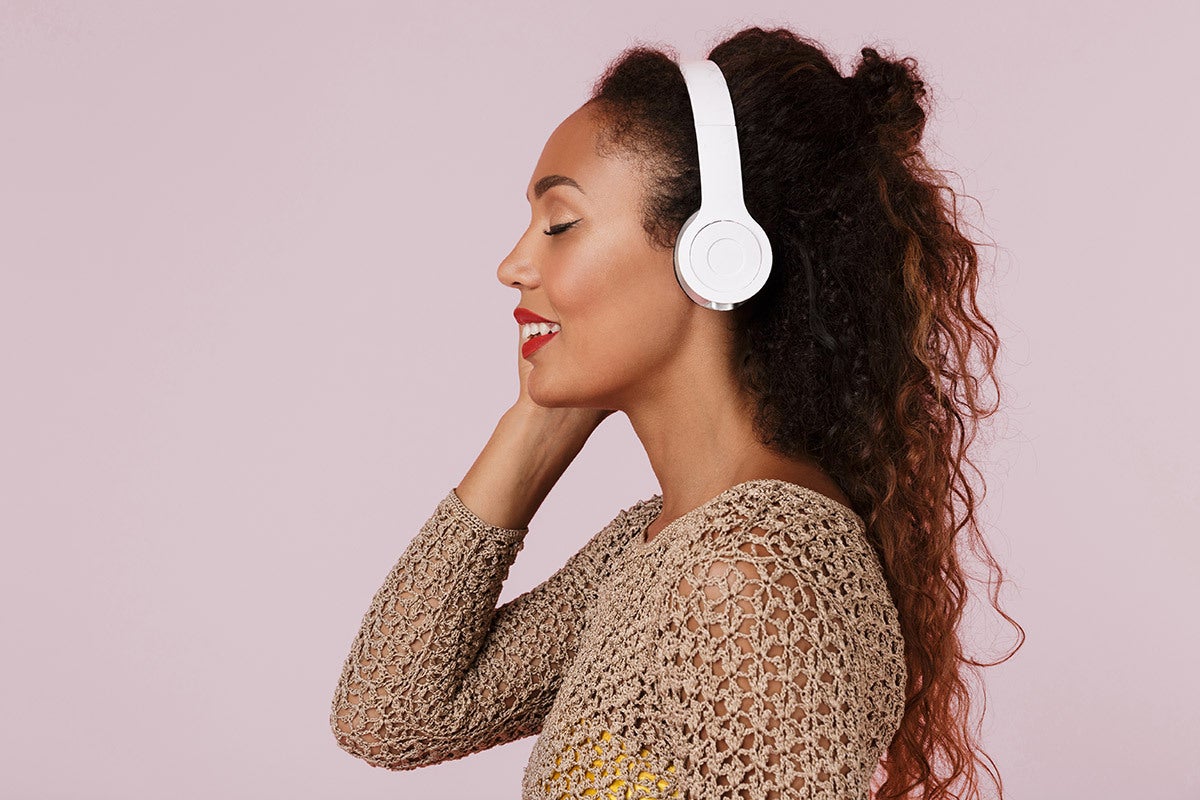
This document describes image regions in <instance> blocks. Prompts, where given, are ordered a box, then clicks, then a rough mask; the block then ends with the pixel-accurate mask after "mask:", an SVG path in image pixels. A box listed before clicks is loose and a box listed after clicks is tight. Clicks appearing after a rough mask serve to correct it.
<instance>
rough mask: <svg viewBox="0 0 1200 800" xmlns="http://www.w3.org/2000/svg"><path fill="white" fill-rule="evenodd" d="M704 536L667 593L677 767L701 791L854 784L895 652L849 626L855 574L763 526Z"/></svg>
mask: <svg viewBox="0 0 1200 800" xmlns="http://www.w3.org/2000/svg"><path fill="white" fill-rule="evenodd" d="M716 541H717V543H716V544H714V545H713V546H712V547H707V548H702V549H701V550H700V551H697V552H696V553H694V554H693V555H692V556H691V557H690V558H689V559H688V563H686V564H684V565H683V569H682V571H681V572H680V573H679V575H678V576H677V577H675V578H673V579H672V581H671V588H670V591H669V597H668V603H667V608H668V616H667V620H668V621H667V631H666V634H667V636H666V640H667V649H666V652H665V654H664V655H665V658H666V660H665V662H664V666H665V670H664V675H663V680H664V681H665V682H666V686H665V687H664V688H665V689H666V691H665V692H664V693H663V694H664V696H665V697H667V698H669V699H668V703H669V716H673V717H675V720H676V721H677V722H678V723H679V724H680V725H681V727H680V729H679V731H680V733H681V735H682V736H683V737H684V739H683V740H682V746H683V747H684V748H685V749H687V750H689V751H690V753H691V761H692V765H691V768H690V769H687V770H685V772H686V773H688V778H689V780H693V781H698V784H697V785H698V786H700V787H703V788H702V789H700V791H701V792H707V794H706V795H705V796H716V795H714V794H713V792H715V791H719V792H720V795H719V796H720V797H728V798H743V797H745V798H750V797H753V798H783V797H796V796H803V797H806V798H809V797H811V798H835V797H836V798H843V797H852V796H859V793H861V792H862V791H864V790H865V788H866V786H867V783H868V782H869V780H870V777H871V774H872V773H873V772H874V770H875V767H876V765H877V764H878V760H879V757H880V755H881V754H882V749H883V748H884V747H885V746H886V745H887V743H888V742H887V741H882V737H881V734H880V731H881V730H883V729H884V728H885V727H886V724H887V723H886V720H883V719H882V718H881V716H880V714H881V712H880V710H879V703H878V702H877V701H878V700H888V699H892V698H872V697H871V691H870V688H869V687H870V686H871V684H872V682H874V681H876V680H877V678H878V673H880V671H884V672H886V671H887V670H888V669H889V667H892V666H894V663H891V662H888V661H887V660H886V659H885V658H884V657H883V655H884V654H882V653H878V652H875V651H873V650H872V648H871V646H870V645H869V643H868V642H867V641H865V640H864V638H863V636H862V635H861V631H860V628H859V623H860V620H859V618H858V617H859V615H860V614H861V612H862V610H863V608H864V606H863V605H861V604H860V603H859V602H858V601H859V600H860V599H861V598H859V597H858V595H859V594H860V593H859V592H857V591H856V590H855V588H854V587H855V586H856V585H857V584H856V582H855V580H854V579H853V577H849V578H848V577H846V576H836V575H835V574H834V573H836V569H835V570H833V571H830V570H827V569H825V568H824V567H825V565H824V564H823V563H822V561H821V560H819V556H820V555H821V554H820V552H819V551H813V550H811V549H805V550H803V551H799V552H795V553H789V554H786V555H784V554H781V552H780V550H779V549H778V548H775V547H770V546H769V545H768V543H769V542H770V541H772V540H771V534H767V533H766V532H765V531H763V530H762V529H761V528H753V529H751V530H749V531H748V532H747V533H739V535H737V536H720V535H718V536H717V539H716ZM842 566H844V564H843V565H839V567H838V568H841V567H842ZM868 577H869V576H868ZM883 705H884V706H886V705H887V703H883ZM881 723H883V725H881ZM797 793H799V794H797Z"/></svg>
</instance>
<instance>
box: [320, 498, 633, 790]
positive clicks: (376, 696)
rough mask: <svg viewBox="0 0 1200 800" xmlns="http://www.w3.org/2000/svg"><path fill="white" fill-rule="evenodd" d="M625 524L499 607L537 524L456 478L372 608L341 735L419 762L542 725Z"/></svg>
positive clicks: (350, 675) (367, 753)
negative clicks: (475, 507) (463, 493)
mask: <svg viewBox="0 0 1200 800" xmlns="http://www.w3.org/2000/svg"><path fill="white" fill-rule="evenodd" d="M617 527H618V526H616V525H612V524H610V525H609V526H607V527H605V528H604V529H603V530H601V531H600V532H599V533H597V534H595V535H594V536H593V537H592V539H591V540H590V541H589V542H588V543H587V544H586V545H584V547H583V548H582V549H581V550H580V551H578V552H577V553H575V555H573V556H571V557H570V558H569V559H568V560H567V562H566V564H565V565H564V566H563V567H562V568H561V569H559V570H558V571H557V572H556V573H554V575H552V576H551V577H549V578H547V579H546V580H545V581H544V582H542V583H541V584H540V585H538V586H537V587H535V588H533V589H531V590H529V591H527V592H525V593H524V594H521V595H520V596H518V597H516V598H514V599H512V600H510V601H509V602H507V603H505V604H504V605H502V606H501V607H499V608H496V607H495V604H496V600H497V598H498V597H499V594H500V590H501V588H502V586H503V583H504V580H505V578H506V577H507V576H508V570H509V567H510V566H511V565H512V563H513V561H514V560H515V559H516V555H517V552H518V551H519V550H521V549H522V547H523V545H524V537H525V535H526V534H527V533H528V531H529V529H528V528H520V529H509V528H498V527H495V526H492V525H489V524H488V523H486V522H484V521H483V520H482V519H480V518H479V517H477V516H476V515H475V514H474V513H473V512H472V511H471V510H470V509H469V508H467V506H466V505H465V504H464V503H463V502H462V500H461V499H460V498H459V497H458V495H457V494H456V492H455V491H454V490H453V489H452V490H451V491H450V492H449V493H448V494H447V495H446V496H445V497H444V498H443V499H442V500H441V501H440V502H439V503H438V505H437V507H436V509H435V510H434V512H433V514H432V515H431V516H430V517H429V519H428V520H426V522H425V523H424V525H422V527H421V529H420V530H419V531H418V533H417V535H416V536H415V537H414V538H413V539H412V541H411V542H410V543H409V545H408V547H407V548H406V549H405V550H404V553H403V554H402V555H401V556H400V559H399V560H398V561H397V562H396V564H395V566H393V567H392V569H391V571H390V572H389V573H388V575H387V577H386V579H385V580H384V582H383V586H382V587H380V589H379V590H378V591H377V592H376V593H375V596H374V598H373V600H372V601H371V604H370V606H369V608H368V609H367V611H366V614H365V615H364V616H363V620H362V624H361V627H360V629H359V631H358V634H357V635H356V637H355V638H354V640H353V643H352V645H351V648H350V654H349V655H348V656H347V658H346V661H345V663H344V666H343V668H342V673H341V678H340V680H339V682H338V685H337V689H336V692H335V693H334V697H333V702H332V706H331V712H330V725H331V727H332V729H333V733H334V736H335V738H336V740H337V743H338V746H339V747H341V748H342V749H344V750H346V751H347V752H349V753H351V754H352V755H355V756H357V757H359V758H362V759H363V760H364V761H366V762H367V763H369V764H371V765H372V766H376V767H384V768H387V769H391V770H408V769H416V768H418V767H422V766H427V765H430V764H437V763H439V762H442V761H447V760H451V759H457V758H462V757H464V756H467V755H469V754H471V753H475V752H478V751H481V750H486V749H488V748H491V747H494V746H496V745H500V744H504V743H507V742H510V741H514V740H517V739H521V738H523V737H526V736H530V735H533V734H536V733H539V732H540V731H541V727H542V721H543V719H544V717H545V715H546V713H547V712H548V711H549V709H550V707H551V705H552V704H553V702H554V698H555V695H556V693H557V691H558V687H559V685H560V682H561V679H562V675H563V672H564V670H565V669H566V667H567V666H568V665H569V663H570V660H571V658H572V655H573V654H574V653H575V651H576V649H577V648H576V642H577V641H578V638H579V635H580V632H581V629H582V626H583V624H584V621H585V619H586V618H587V613H588V610H589V608H590V607H591V606H592V604H593V603H594V600H595V596H596V592H597V588H598V585H599V583H600V582H601V581H602V580H603V573H604V572H605V571H606V570H607V569H608V565H609V562H610V560H611V556H612V553H611V552H610V551H611V549H612V548H613V546H614V544H615V542H616V532H617Z"/></svg>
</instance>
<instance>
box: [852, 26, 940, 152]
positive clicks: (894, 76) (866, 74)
mask: <svg viewBox="0 0 1200 800" xmlns="http://www.w3.org/2000/svg"><path fill="white" fill-rule="evenodd" d="M848 83H849V84H850V85H851V86H852V87H853V89H854V91H855V93H856V94H857V95H858V96H859V97H860V98H861V101H862V103H863V105H864V106H865V108H866V112H867V115H868V117H869V118H870V122H871V126H872V127H873V128H874V129H875V131H876V133H877V135H878V137H879V141H880V144H882V145H883V146H884V147H885V148H886V149H888V150H889V151H891V152H893V153H896V154H897V155H900V156H901V157H903V156H904V155H906V154H908V153H909V152H911V151H912V150H915V149H916V147H917V145H918V144H919V143H920V141H921V134H922V133H923V132H924V130H925V116H926V115H925V109H924V104H923V102H922V101H923V100H924V98H925V82H924V81H922V80H921V77H920V74H919V73H918V72H917V62H916V60H915V59H913V58H903V59H899V60H891V59H888V58H885V57H883V56H881V55H879V52H878V51H877V50H876V49H875V48H873V47H864V48H863V49H862V60H861V61H859V63H858V66H857V67H856V68H855V70H854V74H853V75H852V76H851V77H850V79H849V80H848Z"/></svg>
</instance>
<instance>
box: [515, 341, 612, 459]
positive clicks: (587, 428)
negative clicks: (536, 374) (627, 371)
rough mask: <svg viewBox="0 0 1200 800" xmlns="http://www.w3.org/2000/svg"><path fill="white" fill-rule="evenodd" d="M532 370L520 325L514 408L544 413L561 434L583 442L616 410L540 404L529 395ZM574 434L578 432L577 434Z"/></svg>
mask: <svg viewBox="0 0 1200 800" xmlns="http://www.w3.org/2000/svg"><path fill="white" fill-rule="evenodd" d="M532 370H533V363H532V362H530V360H529V359H528V358H525V357H524V356H523V355H521V333H520V327H519V326H518V328H517V375H518V378H519V380H520V392H519V393H518V395H517V402H516V403H514V404H513V408H514V409H517V410H520V411H528V412H531V413H535V414H544V415H547V416H548V417H550V418H553V419H554V421H555V427H556V428H557V431H558V433H559V435H563V436H565V437H566V438H568V439H574V438H579V439H580V441H581V442H582V441H583V440H586V439H587V437H588V436H589V435H590V434H591V433H592V431H594V430H595V429H596V428H597V427H598V426H599V425H600V423H601V422H603V421H604V419H605V417H607V416H608V415H609V414H611V413H613V411H614V410H615V409H611V408H574V407H571V408H567V407H563V408H548V407H545V406H539V405H538V404H537V403H535V402H533V399H532V398H531V397H530V396H529V373H530V372H531V371H532ZM573 434H577V436H576V435H573Z"/></svg>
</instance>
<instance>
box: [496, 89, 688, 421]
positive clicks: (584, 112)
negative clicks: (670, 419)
mask: <svg viewBox="0 0 1200 800" xmlns="http://www.w3.org/2000/svg"><path fill="white" fill-rule="evenodd" d="M600 124H601V119H600V118H599V117H598V116H597V114H596V112H595V111H594V110H593V109H592V108H591V107H589V106H587V105H585V106H583V107H581V108H580V109H579V110H577V111H575V112H574V113H573V114H571V115H570V116H569V117H567V118H566V119H565V120H564V121H563V122H562V123H561V124H560V125H559V126H558V127H557V128H556V129H555V130H554V132H553V133H552V134H551V135H550V138H549V139H548V140H547V142H546V146H545V148H544V149H543V150H542V154H541V157H540V158H539V159H538V162H537V166H536V167H535V168H534V171H533V177H532V179H531V180H530V183H529V187H528V192H527V195H526V196H527V198H528V200H529V202H530V208H531V211H532V213H531V219H530V223H529V227H528V229H527V230H526V231H525V233H524V234H523V235H522V236H521V238H520V240H519V241H518V242H517V244H516V246H515V247H514V248H513V250H512V252H510V253H509V254H508V256H507V257H506V258H505V259H504V261H503V262H502V263H501V264H500V267H499V269H497V271H496V274H497V277H498V278H499V279H500V282H501V283H503V284H504V285H505V286H513V287H516V288H517V289H519V290H520V292H521V296H520V299H519V302H518V303H517V305H518V306H520V307H522V308H526V309H529V310H530V311H533V312H534V313H536V314H539V315H541V316H543V317H545V318H546V319H549V320H553V321H555V322H557V323H558V324H559V325H560V326H561V330H560V331H559V333H558V334H557V335H556V336H555V337H554V338H553V339H551V340H550V341H548V342H546V343H545V344H544V345H543V346H542V347H541V348H539V349H538V350H537V351H535V352H534V353H532V354H530V355H529V356H528V360H529V362H530V364H531V365H532V367H531V370H530V372H529V375H528V385H527V389H528V392H529V396H530V398H531V399H532V400H533V401H534V402H535V403H537V404H538V405H541V406H546V407H584V408H609V409H622V410H627V409H628V408H629V406H630V404H631V401H635V400H636V398H638V397H641V396H643V395H644V394H645V393H647V392H649V393H653V392H655V391H656V390H660V391H661V390H663V387H665V386H666V385H667V382H668V381H669V380H670V376H671V374H672V371H673V368H676V369H677V368H678V367H679V363H678V359H679V354H680V353H681V352H682V348H681V347H680V345H681V342H682V341H683V339H684V338H685V337H686V335H687V333H688V330H689V327H688V326H689V323H690V322H691V321H692V320H693V319H695V318H696V317H695V314H694V312H695V311H696V310H702V309H699V307H698V306H695V304H694V303H692V301H691V300H690V299H688V297H687V295H685V294H684V292H683V290H682V289H681V288H680V287H679V284H678V282H677V281H676V278H675V270H674V265H673V262H672V254H671V251H670V250H669V249H662V248H657V247H654V246H653V245H651V244H650V242H649V241H648V240H647V237H646V233H645V231H643V230H642V224H641V208H642V192H643V186H642V182H641V172H640V170H639V169H638V167H637V164H636V162H634V161H631V160H627V157H624V156H619V155H616V156H612V157H601V156H599V155H597V154H596V141H597V138H596V137H597V135H598V133H599V131H600V127H599V126H600ZM551 176H563V177H565V178H567V179H569V180H563V178H552V177H551ZM572 182H573V183H572ZM539 193H540V194H539ZM547 231H549V232H550V233H552V234H553V235H547V233H546V232H547ZM514 326H516V322H515V320H514ZM517 327H518V328H519V326H517ZM515 335H517V336H518V337H519V335H520V334H519V333H517V334H515Z"/></svg>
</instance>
